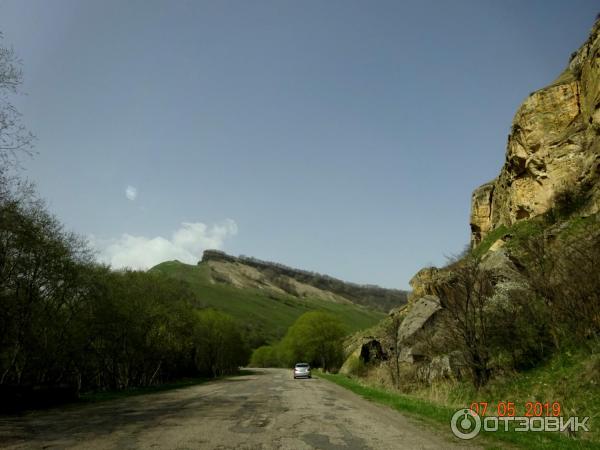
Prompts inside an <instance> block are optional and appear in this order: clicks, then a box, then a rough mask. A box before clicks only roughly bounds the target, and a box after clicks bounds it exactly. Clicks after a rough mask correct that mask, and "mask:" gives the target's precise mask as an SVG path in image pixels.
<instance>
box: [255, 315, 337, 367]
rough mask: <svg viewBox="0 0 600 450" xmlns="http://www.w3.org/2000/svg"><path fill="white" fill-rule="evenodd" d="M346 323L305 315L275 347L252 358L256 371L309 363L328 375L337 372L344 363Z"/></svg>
mask: <svg viewBox="0 0 600 450" xmlns="http://www.w3.org/2000/svg"><path fill="white" fill-rule="evenodd" d="M346 333H347V331H346V329H345V327H344V325H343V323H342V322H341V321H340V320H339V319H338V318H336V317H335V316H333V315H331V314H328V313H325V312H321V311H312V312H308V313H305V314H303V315H302V316H300V317H299V318H298V320H296V322H295V323H294V324H293V325H292V326H291V327H290V328H289V330H288V332H287V333H286V335H285V336H284V338H283V339H282V340H281V341H280V342H279V343H277V344H275V345H266V346H262V347H259V348H257V349H256V350H255V351H254V353H253V354H252V358H251V359H250V365H252V366H253V367H292V366H293V365H294V364H295V363H297V362H307V363H309V364H310V365H311V366H312V367H320V368H322V369H323V370H325V371H337V370H338V369H339V367H340V366H341V365H342V363H343V362H344V361H343V359H344V357H343V348H342V339H343V338H344V337H345V336H346Z"/></svg>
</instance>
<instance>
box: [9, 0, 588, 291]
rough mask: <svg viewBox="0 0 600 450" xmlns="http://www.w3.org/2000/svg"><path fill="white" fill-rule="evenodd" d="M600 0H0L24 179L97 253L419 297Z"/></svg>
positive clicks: (456, 245) (453, 249) (140, 263)
mask: <svg viewBox="0 0 600 450" xmlns="http://www.w3.org/2000/svg"><path fill="white" fill-rule="evenodd" d="M598 9H599V8H598V5H597V2H593V1H582V0H580V1H577V0H575V1H569V2H567V1H561V2H559V1H516V0H510V1H508V0H507V1H482V0H477V1H466V0H463V1H453V2H446V1H390V2H388V1H314V2H313V1H302V2H301V1H283V0H280V1H252V2H247V1H211V2H200V1H198V2H190V1H174V2H167V1H105V0H103V1H80V0H77V1H75V0H74V1H63V0H53V1H52V2H49V1H45V0H39V1H33V0H0V30H1V31H2V32H3V33H4V44H5V45H11V46H13V47H14V48H15V50H16V51H17V53H18V54H19V56H20V58H21V59H22V61H23V68H24V73H25V83H24V87H23V90H24V92H26V95H21V96H19V97H18V98H16V99H15V103H16V104H17V105H18V106H19V108H20V110H21V112H22V113H23V115H24V122H25V124H26V125H27V126H28V127H29V128H30V129H31V130H32V131H33V132H34V133H35V134H36V135H37V137H38V142H37V151H38V152H39V154H38V155H37V156H36V157H35V158H33V159H31V160H29V159H28V160H24V162H23V165H24V166H25V168H26V171H25V173H26V175H27V177H28V178H30V179H31V180H33V181H35V182H36V184H37V186H38V189H39V191H40V194H41V195H42V196H43V197H44V198H45V199H46V200H47V201H48V204H49V206H50V208H51V210H52V211H53V212H54V213H55V214H56V215H57V216H58V217H59V218H60V219H61V220H62V221H63V222H64V223H65V224H66V226H67V228H69V229H70V230H73V231H76V232H78V233H80V234H82V235H85V236H89V237H90V239H91V241H92V244H93V245H94V246H95V247H96V248H97V249H98V257H99V258H100V259H102V260H103V261H108V262H111V263H112V264H113V265H115V266H122V265H130V266H134V267H144V266H148V265H151V264H153V263H155V262H158V261H159V260H162V259H175V258H178V259H181V260H184V261H189V262H192V261H195V260H197V259H198V258H200V256H201V253H202V250H203V249H205V248H208V247H216V248H221V249H223V250H225V251H227V252H229V253H233V254H245V255H250V256H255V257H258V258H261V259H267V260H273V261H278V262H281V263H285V264H288V265H291V266H295V267H299V268H304V269H309V270H315V271H318V272H322V273H327V274H330V275H333V276H337V277H339V278H342V279H346V280H350V281H354V282H359V283H376V284H380V285H383V286H386V287H400V288H407V287H408V280H409V279H410V278H411V276H412V275H413V274H414V273H415V272H416V271H418V270H419V269H420V268H421V267H423V266H425V265H432V264H435V265H440V264H443V263H444V261H445V257H446V256H448V255H451V254H453V253H457V252H459V251H460V250H461V249H462V248H463V247H464V246H465V244H466V243H467V242H468V237H469V226H468V217H469V203H470V194H471V192H472V190H473V189H474V188H475V187H477V186H478V185H479V184H481V183H483V182H486V181H488V180H489V179H491V178H493V177H494V176H496V174H497V173H498V171H499V169H500V167H501V164H502V161H503V159H504V152H505V143H506V136H507V134H508V130H509V128H510V122H511V120H512V116H513V115H514V113H515V111H516V109H517V107H518V105H519V104H520V102H521V101H522V100H523V99H524V98H525V97H526V96H527V95H528V94H529V93H530V92H531V91H534V90H536V89H539V88H541V87H543V86H544V85H546V84H548V83H550V82H551V81H552V80H553V79H554V78H556V77H557V76H558V75H559V73H560V72H561V71H562V70H563V69H564V67H565V66H566V64H567V61H568V58H569V54H570V53H571V52H572V51H573V50H575V49H576V48H577V47H578V46H579V45H581V43H583V41H584V40H585V39H586V37H587V33H588V31H589V29H590V27H591V25H592V23H593V21H594V18H595V15H596V13H597V12H599V11H598Z"/></svg>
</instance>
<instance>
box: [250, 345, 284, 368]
mask: <svg viewBox="0 0 600 450" xmlns="http://www.w3.org/2000/svg"><path fill="white" fill-rule="evenodd" d="M250 365H251V366H252V367H279V366H280V365H281V363H280V361H279V355H278V349H277V347H274V346H272V345H263V346H262V347H258V348H257V349H256V350H254V352H252V358H250Z"/></svg>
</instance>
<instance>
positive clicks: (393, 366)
mask: <svg viewBox="0 0 600 450" xmlns="http://www.w3.org/2000/svg"><path fill="white" fill-rule="evenodd" d="M401 324H402V318H401V317H399V315H398V314H393V315H392V316H391V320H390V321H389V323H387V324H386V327H385V330H384V333H385V338H386V340H387V341H388V348H389V360H388V367H389V369H390V374H391V375H392V380H393V381H394V386H395V387H396V389H398V388H399V387H400V351H401V347H400V342H398V331H399V330H400V325H401Z"/></svg>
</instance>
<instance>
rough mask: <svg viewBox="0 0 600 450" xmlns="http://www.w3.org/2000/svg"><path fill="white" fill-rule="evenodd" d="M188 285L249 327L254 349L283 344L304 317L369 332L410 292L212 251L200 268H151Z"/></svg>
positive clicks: (203, 302) (205, 301)
mask: <svg viewBox="0 0 600 450" xmlns="http://www.w3.org/2000/svg"><path fill="white" fill-rule="evenodd" d="M150 271H154V272H160V273H163V274H165V275H167V276H170V277H173V278H177V279H180V280H183V281H185V282H187V283H188V284H189V285H190V287H191V288H192V289H193V290H194V291H195V292H196V293H197V294H198V299H199V303H200V305H201V306H206V307H212V308H215V309H218V310H221V311H223V312H226V313H228V314H230V315H231V316H233V317H235V318H236V319H238V320H239V321H240V322H241V323H243V324H244V328H245V331H246V333H247V335H249V336H250V337H249V339H250V340H251V341H252V342H251V343H252V345H253V346H257V345H260V344H262V343H264V342H271V341H275V340H278V339H280V338H281V337H282V336H283V335H284V334H285V332H286V331H287V329H288V328H289V326H290V325H291V324H292V323H293V322H294V321H295V320H296V319H297V318H298V317H299V316H300V315H302V314H303V313H305V312H307V311H312V310H322V311H328V312H331V313H332V314H335V315H336V316H337V317H339V318H340V319H341V320H342V321H343V322H344V324H345V325H346V327H347V328H348V331H349V332H351V331H356V330H360V329H364V328H368V327H370V326H372V325H374V324H375V323H377V322H378V321H380V320H381V319H382V318H383V317H385V312H386V311H387V309H388V308H390V307H393V306H399V305H402V304H404V303H405V302H406V293H405V292H404V291H397V290H390V289H383V288H380V287H377V286H360V285H355V284H351V283H344V282H343V281H340V280H337V279H335V278H331V277H327V276H325V275H320V274H315V273H312V272H306V271H302V270H296V269H292V268H289V267H286V266H282V265H279V264H275V263H268V262H264V261H259V260H256V259H253V258H247V257H240V258H236V257H233V256H230V255H227V254H225V253H223V252H217V251H206V252H205V253H204V256H203V258H202V261H200V262H199V263H198V264H197V265H191V264H184V263H182V262H179V261H167V262H164V263H161V264H158V265H157V266H155V267H153V268H152V269H150Z"/></svg>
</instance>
